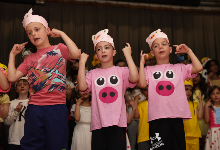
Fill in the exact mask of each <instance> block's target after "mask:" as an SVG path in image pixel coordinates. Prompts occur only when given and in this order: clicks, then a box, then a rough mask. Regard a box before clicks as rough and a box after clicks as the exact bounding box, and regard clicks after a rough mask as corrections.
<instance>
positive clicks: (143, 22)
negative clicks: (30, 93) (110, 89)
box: [0, 2, 220, 69]
mask: <svg viewBox="0 0 220 150" xmlns="http://www.w3.org/2000/svg"><path fill="white" fill-rule="evenodd" d="M30 8H33V14H34V15H41V16H43V17H44V18H45V19H46V20H47V21H48V23H49V27H50V28H51V29H52V28H57V29H59V30H62V31H64V32H65V33H66V34H67V35H68V36H69V37H70V38H71V39H72V40H73V41H74V42H75V43H76V45H77V46H78V48H80V49H82V52H86V53H87V54H89V56H90V57H89V59H88V62H87V65H88V67H89V68H90V69H91V68H92V64H91V62H92V58H93V55H94V50H93V43H92V40H91V39H92V35H94V34H96V33H97V32H98V31H100V30H102V29H109V35H111V36H112V37H113V39H114V42H115V47H116V50H117V55H116V56H115V57H114V61H116V60H117V59H119V58H122V59H124V55H123V52H122V48H124V46H125V45H126V44H125V43H126V42H129V43H130V44H131V47H132V51H133V53H132V56H133V59H134V61H135V63H136V65H138V66H139V55H140V51H141V50H144V51H145V52H149V51H150V49H149V47H148V44H147V43H146V38H147V37H148V35H149V34H150V33H151V32H152V31H155V30H157V29H158V28H160V29H161V30H162V31H163V32H165V33H166V34H167V35H168V37H169V40H170V43H171V44H172V45H173V44H181V43H185V44H186V45H188V46H189V47H190V48H191V49H192V50H193V51H194V53H195V54H196V56H197V57H198V58H199V59H201V58H203V57H204V56H208V57H211V58H213V59H214V58H215V59H218V58H220V13H219V12H210V11H209V12H206V11H190V10H177V11H175V10H171V9H165V8H164V9H157V8H153V9H147V8H138V7H137V8H135V7H134V8H132V7H123V6H114V5H105V6H103V5H101V4H100V5H99V4H97V5H89V4H86V3H84V5H81V4H76V3H68V4H65V3H51V2H48V3H46V4H45V5H30V4H18V3H4V2H0V33H1V34H0V50H1V51H0V62H1V63H4V64H6V65H7V64H8V55H9V53H10V51H11V49H12V47H13V45H14V44H20V43H23V42H25V41H27V40H28V37H27V35H26V33H25V30H24V28H23V26H22V20H23V16H24V14H25V13H27V12H28V10H29V9H30ZM49 40H50V43H51V44H52V45H54V44H58V43H60V42H63V41H62V39H61V38H55V39H53V38H49ZM28 46H31V44H30V43H29V45H28ZM173 50H174V49H173ZM32 51H33V52H34V51H35V49H34V48H32ZM21 62H22V59H21V54H19V55H18V56H17V63H16V66H18V65H19V64H20V63H21ZM170 62H171V63H176V55H175V54H174V52H173V54H171V55H170Z"/></svg>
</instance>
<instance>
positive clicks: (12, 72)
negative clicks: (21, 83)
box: [8, 42, 28, 82]
mask: <svg viewBox="0 0 220 150" xmlns="http://www.w3.org/2000/svg"><path fill="white" fill-rule="evenodd" d="M27 43H28V42H25V43H23V44H15V45H14V46H13V48H12V50H11V52H10V55H9V62H8V81H9V82H15V81H17V80H18V79H20V78H21V77H23V76H24V74H23V73H22V72H21V71H19V70H17V69H16V68H15V56H16V55H17V54H19V53H20V52H21V51H22V50H23V49H24V47H25V45H26V44H27Z"/></svg>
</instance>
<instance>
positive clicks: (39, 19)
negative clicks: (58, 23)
mask: <svg viewBox="0 0 220 150" xmlns="http://www.w3.org/2000/svg"><path fill="white" fill-rule="evenodd" d="M32 12H33V10H32V8H31V9H30V10H29V11H28V13H26V14H25V15H24V19H23V22H22V23H23V27H24V28H25V29H26V27H27V25H28V24H29V23H31V22H39V23H41V24H43V25H44V26H45V27H46V28H47V27H48V23H47V21H46V20H45V19H44V18H43V17H41V16H38V15H32Z"/></svg>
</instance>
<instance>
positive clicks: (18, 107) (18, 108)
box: [16, 102, 23, 112]
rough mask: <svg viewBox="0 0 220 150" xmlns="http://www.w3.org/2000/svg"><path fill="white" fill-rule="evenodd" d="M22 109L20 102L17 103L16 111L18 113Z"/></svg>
mask: <svg viewBox="0 0 220 150" xmlns="http://www.w3.org/2000/svg"><path fill="white" fill-rule="evenodd" d="M22 107H23V105H22V102H19V103H18V105H17V106H16V111H17V112H20V111H21V110H22Z"/></svg>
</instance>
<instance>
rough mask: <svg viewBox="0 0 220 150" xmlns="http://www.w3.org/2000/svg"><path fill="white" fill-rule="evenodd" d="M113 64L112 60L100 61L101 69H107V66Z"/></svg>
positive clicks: (109, 66)
mask: <svg viewBox="0 0 220 150" xmlns="http://www.w3.org/2000/svg"><path fill="white" fill-rule="evenodd" d="M113 66H114V65H113V60H111V61H109V62H106V63H103V62H101V69H107V68H111V67H113Z"/></svg>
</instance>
